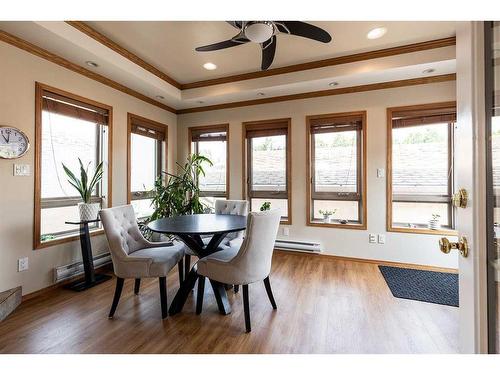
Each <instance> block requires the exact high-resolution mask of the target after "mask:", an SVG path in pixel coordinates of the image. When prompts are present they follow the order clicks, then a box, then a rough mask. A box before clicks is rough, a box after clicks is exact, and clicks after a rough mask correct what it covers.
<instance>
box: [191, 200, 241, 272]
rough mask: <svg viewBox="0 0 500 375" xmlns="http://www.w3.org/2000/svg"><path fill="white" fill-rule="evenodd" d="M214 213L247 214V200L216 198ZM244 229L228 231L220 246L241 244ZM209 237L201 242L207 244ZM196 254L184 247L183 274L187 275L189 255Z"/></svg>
mask: <svg viewBox="0 0 500 375" xmlns="http://www.w3.org/2000/svg"><path fill="white" fill-rule="evenodd" d="M215 213H216V214H226V215H243V216H247V215H248V202H247V201H244V200H223V199H217V200H216V201H215ZM244 234H245V231H240V232H236V233H228V235H227V236H226V237H225V238H224V239H223V240H222V242H221V244H220V246H221V247H222V248H226V247H228V246H231V247H233V246H241V244H242V242H243V236H244ZM208 241H210V238H206V239H204V240H203V242H204V243H205V245H206V244H208ZM192 256H197V255H196V254H195V253H194V252H193V251H192V250H191V249H190V248H188V247H186V256H185V259H184V266H185V270H184V274H185V275H187V274H188V273H189V270H190V269H191V257H192Z"/></svg>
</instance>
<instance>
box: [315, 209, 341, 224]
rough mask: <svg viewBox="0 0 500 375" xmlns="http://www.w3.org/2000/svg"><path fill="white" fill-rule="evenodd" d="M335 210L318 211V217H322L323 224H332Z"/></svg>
mask: <svg viewBox="0 0 500 375" xmlns="http://www.w3.org/2000/svg"><path fill="white" fill-rule="evenodd" d="M335 212H337V210H319V213H320V215H323V222H324V223H326V224H328V223H331V222H332V216H333V214H335Z"/></svg>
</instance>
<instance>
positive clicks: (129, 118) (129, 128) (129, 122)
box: [127, 112, 168, 204]
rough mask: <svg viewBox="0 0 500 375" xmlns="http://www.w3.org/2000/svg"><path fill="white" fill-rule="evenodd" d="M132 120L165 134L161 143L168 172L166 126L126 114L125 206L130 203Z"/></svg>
mask: <svg viewBox="0 0 500 375" xmlns="http://www.w3.org/2000/svg"><path fill="white" fill-rule="evenodd" d="M134 119H137V120H139V121H141V122H143V123H146V124H148V126H150V127H151V128H153V129H158V130H161V131H163V132H164V133H165V138H164V139H163V143H164V144H165V159H164V160H163V162H164V163H165V170H167V171H168V125H167V124H163V123H161V122H158V121H154V120H150V119H148V118H146V117H142V116H139V115H135V114H133V113H130V112H127V204H130V202H131V201H132V195H131V194H132V192H131V191H130V188H131V185H132V177H131V172H132V148H131V146H132V123H133V121H134Z"/></svg>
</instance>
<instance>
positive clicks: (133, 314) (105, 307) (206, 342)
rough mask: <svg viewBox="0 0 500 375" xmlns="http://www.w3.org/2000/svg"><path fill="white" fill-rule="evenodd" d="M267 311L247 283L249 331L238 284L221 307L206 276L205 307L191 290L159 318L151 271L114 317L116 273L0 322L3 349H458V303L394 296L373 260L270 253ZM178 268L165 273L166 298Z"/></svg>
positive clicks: (39, 300)
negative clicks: (178, 309)
mask: <svg viewBox="0 0 500 375" xmlns="http://www.w3.org/2000/svg"><path fill="white" fill-rule="evenodd" d="M271 284H272V286H273V290H274V295H275V298H276V302H277V304H278V310H276V311H273V310H272V308H271V305H270V303H269V300H268V299H267V295H266V292H265V289H264V285H263V284H262V283H257V284H252V285H251V286H250V287H249V294H250V305H251V307H250V309H251V310H250V311H251V317H252V332H251V333H249V334H246V333H245V329H244V328H245V325H244V318H243V304H242V294H241V290H240V292H239V293H238V294H234V293H233V292H232V291H229V292H228V294H229V300H230V303H231V305H232V310H233V312H232V314H230V315H228V316H222V315H219V314H218V312H217V306H216V303H215V299H214V296H213V294H212V290H211V288H210V286H209V285H210V284H209V283H207V284H206V287H205V303H204V307H203V313H202V314H201V315H199V316H197V315H195V313H194V310H195V297H196V291H194V292H193V293H192V295H191V296H190V297H189V299H188V301H187V303H186V306H185V308H184V310H183V312H182V313H180V314H178V315H176V316H172V317H170V316H169V317H168V318H167V319H165V320H163V321H162V320H161V319H160V302H159V292H158V281H157V279H149V280H143V283H142V285H141V292H140V294H139V295H138V296H135V295H134V294H133V280H127V281H126V282H125V286H124V290H123V294H122V298H121V301H120V304H119V306H118V309H117V312H116V314H115V318H114V319H112V320H109V319H108V318H107V314H108V311H109V307H110V304H111V300H112V297H113V291H114V286H115V280H114V279H113V280H111V281H108V282H105V283H103V284H101V285H98V286H96V287H94V288H92V289H90V290H87V291H85V292H80V293H76V292H72V291H70V290H66V289H62V288H58V289H55V290H52V291H48V292H47V293H44V294H42V295H40V296H37V297H35V298H33V299H31V300H28V301H26V302H24V303H22V304H21V306H20V307H19V308H18V309H17V310H16V312H14V313H13V314H12V315H11V316H10V317H8V318H7V319H6V320H5V321H3V322H2V323H0V353H455V352H457V351H458V348H457V345H458V309H457V308H454V307H448V306H441V305H435V304H430V303H424V302H417V301H409V300H403V299H397V298H394V297H393V296H392V294H391V292H390V291H389V288H388V287H387V285H386V283H385V281H384V279H383V277H382V275H381V274H380V272H379V270H378V267H377V266H376V265H374V264H369V263H361V262H351V261H343V260H337V259H328V258H326V257H320V256H314V255H309V254H294V253H286V252H275V255H274V258H273V271H272V273H271ZM177 288H178V279H177V272H176V271H174V270H173V271H172V273H171V274H170V275H169V277H168V297H169V303H170V302H171V300H172V298H173V296H174V294H175V291H176V289H177Z"/></svg>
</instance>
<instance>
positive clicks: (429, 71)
mask: <svg viewBox="0 0 500 375" xmlns="http://www.w3.org/2000/svg"><path fill="white" fill-rule="evenodd" d="M435 71H436V69H432V68H429V69H425V70H424V71H422V73H424V74H431V73H434V72H435Z"/></svg>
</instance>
